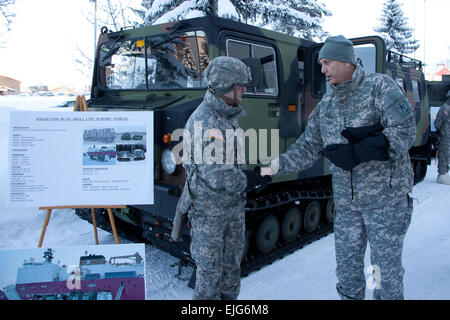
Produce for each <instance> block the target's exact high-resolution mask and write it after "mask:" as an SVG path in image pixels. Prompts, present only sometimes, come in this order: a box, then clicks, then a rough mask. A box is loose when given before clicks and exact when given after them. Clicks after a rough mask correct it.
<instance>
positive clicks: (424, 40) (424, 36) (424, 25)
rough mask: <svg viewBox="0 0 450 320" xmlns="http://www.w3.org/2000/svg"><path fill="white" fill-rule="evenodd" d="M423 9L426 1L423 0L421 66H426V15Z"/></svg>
mask: <svg viewBox="0 0 450 320" xmlns="http://www.w3.org/2000/svg"><path fill="white" fill-rule="evenodd" d="M425 8H426V0H423V65H424V66H425V65H426V64H427V62H426V59H425V55H426V50H425V47H426V43H427V42H426V35H427V34H426V32H425V27H426V21H425V20H426V15H425Z"/></svg>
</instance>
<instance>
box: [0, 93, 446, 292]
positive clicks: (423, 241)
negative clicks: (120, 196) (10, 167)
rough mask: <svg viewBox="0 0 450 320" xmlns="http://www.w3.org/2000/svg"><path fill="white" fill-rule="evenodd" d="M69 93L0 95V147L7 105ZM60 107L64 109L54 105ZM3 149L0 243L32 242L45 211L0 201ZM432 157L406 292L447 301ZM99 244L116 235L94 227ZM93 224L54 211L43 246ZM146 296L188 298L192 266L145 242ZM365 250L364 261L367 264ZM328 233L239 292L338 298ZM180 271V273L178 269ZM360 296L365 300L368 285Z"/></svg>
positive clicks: (74, 238)
mask: <svg viewBox="0 0 450 320" xmlns="http://www.w3.org/2000/svg"><path fill="white" fill-rule="evenodd" d="M63 100H69V99H67V97H48V98H44V97H0V150H8V135H9V134H8V130H9V111H10V110H34V111H37V110H39V111H41V110H51V111H55V109H54V108H50V109H49V107H50V106H55V105H57V104H59V103H60V102H62V101H63ZM60 110H61V111H62V112H65V111H71V109H70V108H64V109H60ZM7 155H8V153H7V152H1V153H0V179H1V181H2V183H1V184H0V249H2V250H7V249H21V248H35V247H37V243H38V241H39V236H40V232H41V228H42V223H43V221H44V217H45V212H44V211H39V210H38V209H32V208H29V209H17V208H6V205H5V200H6V182H7V180H8V179H7V159H8V158H7ZM436 171H437V169H436V165H435V162H434V160H433V163H432V164H431V165H430V166H428V171H427V176H426V178H425V180H424V181H423V182H421V183H419V184H417V185H416V186H415V187H414V190H413V193H412V196H413V197H414V198H415V201H414V213H413V217H412V221H411V225H410V228H409V230H408V233H407V235H406V239H405V246H404V251H403V264H404V268H405V270H406V272H405V277H404V279H405V298H406V299H438V300H450V272H449V271H450V249H449V248H450V187H449V186H445V185H440V184H437V183H436V182H435V181H436V175H437V172H436ZM120 240H121V243H128V241H126V240H124V239H120ZM99 242H100V244H113V243H114V238H113V236H112V234H109V233H107V232H105V231H103V230H100V229H99ZM93 243H94V238H93V229H92V225H90V224H89V223H87V222H85V221H83V220H81V219H79V218H78V217H77V216H76V215H75V214H74V213H73V211H72V210H55V211H54V213H53V214H52V218H51V220H50V223H49V226H48V228H47V233H46V236H45V239H44V244H43V246H44V247H51V246H55V247H56V246H70V245H80V244H93ZM145 258H146V274H147V279H146V285H147V287H146V290H147V298H149V299H158V300H169V299H170V300H180V299H191V297H192V293H193V290H192V289H190V288H188V286H187V284H188V281H189V277H190V275H191V272H192V268H190V267H183V268H181V270H179V266H178V264H177V262H178V260H177V259H175V258H173V257H172V256H170V255H169V254H168V253H166V252H163V251H161V250H159V249H157V248H155V247H152V246H150V245H146V257H145ZM369 265H370V263H369V249H368V250H367V254H366V267H367V266H369ZM335 267H336V262H335V253H334V237H333V234H331V235H328V236H327V237H325V238H322V239H321V240H318V241H315V242H314V243H312V244H310V245H308V246H306V247H304V248H303V249H300V250H297V251H296V252H294V253H292V254H290V255H288V256H286V257H285V258H283V259H281V260H278V261H276V262H274V263H272V264H271V265H268V266H266V267H264V268H263V269H261V270H259V271H257V272H254V273H252V274H250V275H249V276H247V277H245V278H243V279H242V282H241V294H240V296H239V299H248V300H266V299H275V300H278V299H285V300H291V299H306V300H309V299H325V300H334V299H338V298H339V297H338V295H337V293H336V290H335V285H336V276H335ZM179 271H180V273H179ZM366 298H367V299H371V298H372V294H371V290H369V289H367V292H366Z"/></svg>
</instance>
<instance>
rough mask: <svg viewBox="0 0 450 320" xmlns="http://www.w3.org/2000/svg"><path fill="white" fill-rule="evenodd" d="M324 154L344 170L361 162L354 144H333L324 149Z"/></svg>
mask: <svg viewBox="0 0 450 320" xmlns="http://www.w3.org/2000/svg"><path fill="white" fill-rule="evenodd" d="M322 155H323V156H324V157H325V158H327V159H328V160H330V161H331V162H333V163H334V164H335V165H336V166H337V167H339V168H342V169H344V170H351V169H353V168H354V167H356V166H357V165H358V164H359V162H358V161H357V160H356V155H355V145H354V144H331V145H329V146H327V147H326V148H325V149H323V150H322Z"/></svg>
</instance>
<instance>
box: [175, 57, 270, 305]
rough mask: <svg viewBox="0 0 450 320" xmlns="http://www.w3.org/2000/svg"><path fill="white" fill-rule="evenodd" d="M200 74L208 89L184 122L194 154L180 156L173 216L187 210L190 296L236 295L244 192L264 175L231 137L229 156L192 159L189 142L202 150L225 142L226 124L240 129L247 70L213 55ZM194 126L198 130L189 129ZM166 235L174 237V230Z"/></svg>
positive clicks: (231, 127) (243, 230)
mask: <svg viewBox="0 0 450 320" xmlns="http://www.w3.org/2000/svg"><path fill="white" fill-rule="evenodd" d="M205 78H206V80H207V81H208V91H207V92H206V94H205V96H204V99H203V102H202V103H201V104H200V105H199V106H198V107H197V109H196V110H195V111H194V113H193V114H192V115H191V117H190V118H189V120H188V121H187V123H186V126H185V129H186V130H188V131H189V133H190V136H191V137H194V139H193V143H194V148H191V150H194V154H191V155H190V156H189V157H190V159H187V161H186V160H183V167H184V168H185V170H186V183H185V186H184V189H183V193H182V196H181V197H180V200H179V201H178V204H177V212H176V217H175V219H178V217H179V216H180V213H186V212H187V213H188V218H189V222H190V225H191V230H190V232H191V246H190V248H191V256H192V258H193V259H194V260H195V263H196V267H197V270H196V282H195V290H194V297H193V298H194V299H202V300H205V299H216V300H218V299H236V298H237V297H238V295H239V291H240V277H241V269H240V264H241V260H242V254H243V250H244V243H245V238H244V237H245V217H244V207H245V203H246V199H245V192H246V191H248V190H252V189H253V188H254V187H255V186H256V185H257V184H259V183H261V182H264V181H267V182H268V180H267V179H262V178H261V176H260V175H259V174H256V173H255V172H254V171H250V170H246V165H245V164H239V163H238V161H237V157H238V153H237V144H236V143H234V142H233V146H234V147H233V148H231V149H227V153H230V152H233V153H232V157H233V158H234V159H232V161H229V154H225V153H224V154H223V157H222V156H219V157H218V158H217V156H218V155H217V154H215V155H214V156H213V157H214V159H215V161H210V160H211V159H209V160H208V159H203V161H201V162H200V161H196V155H195V149H196V147H195V145H197V146H202V148H201V149H202V150H206V149H205V148H207V146H208V144H209V143H211V141H221V142H225V141H224V140H225V139H224V138H225V137H226V130H237V129H240V127H239V124H238V119H239V118H240V117H242V116H244V115H245V111H244V109H243V108H242V107H241V106H239V104H240V102H241V98H242V94H243V93H244V92H245V86H244V85H245V84H247V83H248V82H249V80H250V72H249V68H248V67H247V66H246V65H245V64H244V63H243V62H242V61H240V60H238V59H236V58H232V57H217V58H215V59H214V60H212V61H211V62H210V64H209V65H208V68H207V69H206V71H205ZM196 127H197V129H196ZM199 128H201V129H202V131H201V135H198V134H197V135H195V131H196V130H198V129H199ZM227 142H228V141H227ZM224 150H225V147H224ZM215 152H218V150H217V149H216V150H215ZM204 153H205V152H204ZM197 156H198V155H197ZM244 158H245V155H244ZM227 159H228V160H227ZM244 160H245V159H244ZM199 162H200V163H199ZM174 225H176V221H175V220H174ZM172 238H173V239H174V240H177V235H176V234H174V232H172Z"/></svg>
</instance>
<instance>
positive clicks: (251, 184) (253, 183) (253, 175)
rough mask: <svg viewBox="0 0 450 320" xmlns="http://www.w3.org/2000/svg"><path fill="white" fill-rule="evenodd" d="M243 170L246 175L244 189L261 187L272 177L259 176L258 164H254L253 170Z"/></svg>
mask: <svg viewBox="0 0 450 320" xmlns="http://www.w3.org/2000/svg"><path fill="white" fill-rule="evenodd" d="M243 172H244V174H245V176H246V177H247V187H246V188H245V191H252V190H258V189H261V188H263V187H265V186H266V185H267V184H268V183H269V182H270V181H272V177H270V176H264V177H261V167H260V166H256V167H255V169H254V170H253V171H251V170H243Z"/></svg>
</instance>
